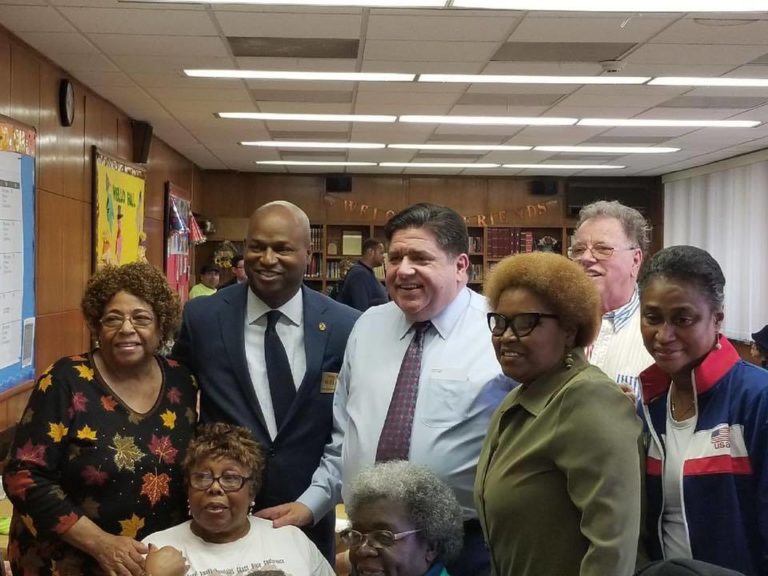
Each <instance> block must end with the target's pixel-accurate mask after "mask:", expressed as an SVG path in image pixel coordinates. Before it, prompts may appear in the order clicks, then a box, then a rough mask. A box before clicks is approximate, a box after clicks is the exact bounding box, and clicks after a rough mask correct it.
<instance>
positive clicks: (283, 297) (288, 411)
mask: <svg viewBox="0 0 768 576" xmlns="http://www.w3.org/2000/svg"><path fill="white" fill-rule="evenodd" d="M311 253H312V247H311V241H310V228H309V220H308V218H307V215H306V214H305V213H304V212H303V211H302V210H301V209H300V208H299V207H297V206H295V205H293V204H291V203H289V202H282V201H277V202H270V203H268V204H265V205H263V206H261V207H260V208H258V209H257V210H256V211H255V212H254V213H253V215H252V216H251V220H250V223H249V227H248V240H247V246H246V251H245V267H246V272H247V274H248V283H247V284H238V285H235V286H231V287H228V288H224V289H222V290H220V291H219V292H218V293H216V294H215V295H213V296H209V297H208V298H200V299H197V300H192V301H190V302H188V303H187V305H186V306H185V308H184V315H183V320H182V326H181V333H180V335H179V338H178V339H177V340H176V344H175V345H174V347H173V353H172V355H173V356H174V357H175V358H177V359H178V360H180V361H181V362H183V363H184V364H186V365H187V366H188V367H189V368H190V369H191V370H192V372H193V373H194V374H195V376H196V377H197V379H198V381H199V383H200V391H201V399H200V416H201V420H202V421H203V422H229V423H234V424H238V425H241V426H246V427H248V428H249V429H250V430H251V431H252V432H253V433H254V435H255V436H256V438H257V439H258V440H259V442H261V444H262V445H263V446H264V450H265V453H266V454H267V466H266V469H265V474H264V482H263V485H262V487H261V490H260V491H259V493H258V495H257V497H256V509H260V508H264V507H270V506H275V505H277V504H282V503H285V502H292V501H294V500H296V498H298V496H299V495H301V493H302V492H303V491H304V490H305V489H306V488H307V487H308V486H309V484H310V482H311V480H312V473H313V472H314V471H315V469H316V468H317V466H318V464H319V463H320V459H321V457H322V455H323V448H324V447H325V444H326V443H327V442H328V441H329V440H330V438H331V430H332V428H333V393H334V391H335V389H336V377H337V375H338V372H339V368H340V367H341V362H342V359H343V357H344V349H345V347H346V344H347V337H348V336H349V332H350V330H351V329H352V325H353V324H354V323H355V320H356V319H357V317H358V316H359V314H360V313H359V312H358V311H356V310H354V309H352V308H349V307H348V306H344V305H343V304H339V303H338V302H335V301H334V300H332V299H330V298H328V297H327V296H324V295H322V294H320V293H318V292H315V291H314V290H311V289H308V288H306V287H305V286H303V282H302V281H303V278H304V272H305V270H306V265H307V260H308V258H309V256H310V255H311ZM274 311H279V312H274ZM275 318H277V320H275ZM275 332H276V333H277V336H275ZM278 337H279V340H277V338H278ZM275 346H278V348H277V349H276V348H275ZM278 350H279V351H278ZM278 357H280V358H282V364H281V365H280V366H279V367H276V362H277V361H276V360H275V358H278ZM286 359H287V362H286ZM277 363H278V364H279V362H277ZM275 374H278V375H280V376H281V378H279V379H277V378H275ZM276 380H281V382H276ZM278 384H279V386H280V387H277V388H276V386H278ZM285 386H287V388H286V387H285ZM334 526H335V516H334V513H333V511H331V512H330V513H329V514H327V515H326V516H324V517H322V518H314V526H312V527H310V528H308V529H307V530H306V531H307V535H308V536H309V537H310V538H311V539H312V541H313V542H314V543H315V544H316V545H317V546H318V548H319V549H320V550H321V552H322V553H323V554H324V555H325V556H326V557H327V558H328V559H329V561H331V562H332V561H333V550H334Z"/></svg>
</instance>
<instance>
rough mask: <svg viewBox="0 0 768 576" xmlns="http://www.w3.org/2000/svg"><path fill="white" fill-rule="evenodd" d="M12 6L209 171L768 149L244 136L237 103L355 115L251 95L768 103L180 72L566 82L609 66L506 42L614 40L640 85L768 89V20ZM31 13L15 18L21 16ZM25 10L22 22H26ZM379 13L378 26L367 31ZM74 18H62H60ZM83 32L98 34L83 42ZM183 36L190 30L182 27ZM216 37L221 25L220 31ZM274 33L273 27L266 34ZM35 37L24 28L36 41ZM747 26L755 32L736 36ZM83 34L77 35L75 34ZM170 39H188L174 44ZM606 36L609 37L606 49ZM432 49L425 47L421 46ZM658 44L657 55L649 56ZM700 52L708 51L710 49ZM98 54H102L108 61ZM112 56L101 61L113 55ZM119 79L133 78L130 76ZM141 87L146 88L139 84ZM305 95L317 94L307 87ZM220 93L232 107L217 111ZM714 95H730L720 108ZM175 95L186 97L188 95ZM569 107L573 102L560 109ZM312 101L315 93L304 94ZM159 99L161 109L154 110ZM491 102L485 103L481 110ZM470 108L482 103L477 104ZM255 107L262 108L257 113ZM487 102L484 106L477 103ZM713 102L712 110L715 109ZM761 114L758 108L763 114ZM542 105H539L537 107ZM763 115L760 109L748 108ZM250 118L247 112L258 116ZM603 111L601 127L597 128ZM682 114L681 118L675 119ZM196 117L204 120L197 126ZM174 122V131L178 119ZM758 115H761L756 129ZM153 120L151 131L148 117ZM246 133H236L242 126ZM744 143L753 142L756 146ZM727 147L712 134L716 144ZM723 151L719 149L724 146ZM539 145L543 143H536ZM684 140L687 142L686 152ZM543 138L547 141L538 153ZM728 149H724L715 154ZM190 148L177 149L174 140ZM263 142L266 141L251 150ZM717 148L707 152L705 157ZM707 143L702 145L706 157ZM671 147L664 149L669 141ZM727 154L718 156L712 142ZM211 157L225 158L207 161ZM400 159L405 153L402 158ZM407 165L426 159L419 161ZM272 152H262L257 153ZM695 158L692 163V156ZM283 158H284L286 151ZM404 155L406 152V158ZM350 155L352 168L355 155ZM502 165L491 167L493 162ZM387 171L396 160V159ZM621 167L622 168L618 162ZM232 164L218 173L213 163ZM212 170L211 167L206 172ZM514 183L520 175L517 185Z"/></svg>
mask: <svg viewBox="0 0 768 576" xmlns="http://www.w3.org/2000/svg"><path fill="white" fill-rule="evenodd" d="M13 4H15V5H17V6H12V7H11V6H8V4H7V2H6V1H5V0H0V24H3V25H5V26H7V27H9V28H10V29H11V31H12V32H14V33H17V34H19V36H21V37H22V39H24V40H26V41H29V42H30V44H32V45H33V46H34V47H35V48H37V49H39V50H40V51H41V52H43V53H44V54H47V55H49V56H50V57H51V58H52V59H54V60H56V59H57V56H58V57H60V63H63V64H65V65H67V64H68V65H69V66H70V67H71V69H72V70H73V73H74V72H77V71H78V70H79V71H80V72H81V74H82V75H83V80H84V81H85V82H86V83H89V84H91V85H93V86H94V87H95V89H97V91H101V93H103V94H106V95H108V97H109V98H110V99H112V100H113V101H114V102H115V104H116V105H118V106H119V107H123V108H125V109H126V110H129V109H130V110H138V111H142V110H144V111H147V114H148V115H149V114H155V115H157V120H155V121H154V124H155V125H156V128H157V129H156V132H157V133H158V135H160V134H161V133H162V132H164V133H166V134H167V135H168V137H167V138H168V142H169V144H171V145H172V146H175V147H177V148H179V149H180V150H181V149H182V148H183V149H186V150H192V151H194V154H195V157H196V158H199V157H208V159H209V160H208V161H212V160H211V158H213V157H215V156H216V155H217V154H219V153H220V151H225V150H237V151H238V152H241V153H239V154H233V158H232V159H230V158H227V159H225V160H221V162H223V163H225V164H227V165H228V166H229V167H232V168H234V169H243V170H251V169H253V167H252V166H251V165H250V162H252V160H253V159H254V158H253V157H254V149H243V148H244V147H240V146H237V144H236V142H234V143H233V141H234V140H236V139H235V138H233V137H232V136H234V134H235V133H237V134H250V135H253V134H260V135H264V136H267V137H268V136H269V134H270V132H272V131H274V133H276V134H280V135H285V134H291V133H293V132H299V133H302V132H303V133H306V132H317V133H319V134H322V133H328V132H330V133H332V134H339V133H342V134H347V133H348V134H349V135H350V136H351V139H352V140H365V141H374V142H376V141H383V142H397V141H404V140H405V141H411V142H427V141H430V139H433V138H437V139H440V138H443V137H444V136H445V135H448V137H449V138H451V139H454V138H460V137H461V136H462V135H466V136H467V137H471V138H472V142H474V143H478V140H476V139H480V140H482V139H485V138H487V139H488V140H489V143H498V142H504V143H509V142H514V143H519V142H521V140H528V141H529V142H528V143H532V144H548V143H555V144H576V143H580V142H585V141H592V142H595V141H599V139H600V137H601V136H602V137H604V138H608V139H610V138H618V139H621V138H626V137H629V138H640V139H642V138H643V137H647V138H649V139H656V140H659V139H662V140H663V139H666V138H671V139H672V140H671V141H675V140H676V139H678V140H681V141H684V142H688V144H687V146H689V147H690V149H691V152H692V153H694V154H696V153H697V152H698V153H704V155H703V156H701V155H700V154H699V155H698V156H696V157H697V158H707V159H708V158H709V157H710V155H712V154H720V156H721V157H726V156H727V155H729V152H728V148H730V149H732V150H744V149H749V148H750V146H758V145H765V139H764V138H763V137H762V136H760V133H759V132H752V131H749V130H739V131H735V132H729V131H720V132H718V131H715V132H712V131H711V130H706V131H702V130H693V131H692V130H690V129H685V130H679V129H672V130H670V129H653V130H651V131H648V130H637V129H610V128H608V129H606V128H599V127H595V128H592V127H589V128H588V127H566V128H550V129H543V128H537V127H530V128H525V127H493V126H480V127H477V126H451V125H443V126H441V125H405V124H394V125H372V124H365V125H364V124H354V125H351V124H338V123H310V124H309V125H308V124H307V123H298V122H288V123H284V122H269V123H267V124H265V123H263V122H245V121H243V122H241V121H232V120H229V121H224V120H219V119H216V118H213V117H212V113H213V112H214V111H219V110H221V108H218V109H217V108H216V107H217V106H222V105H224V104H229V105H230V110H231V109H244V110H251V109H255V106H256V105H257V104H258V106H259V107H260V108H261V109H268V110H274V111H283V112H284V111H287V110H292V111H302V112H308V111H318V110H322V111H328V110H333V111H340V110H343V111H348V110H349V108H348V107H347V109H346V110H344V108H345V106H346V105H343V104H333V103H312V102H302V101H299V102H285V103H283V102H282V101H280V100H279V99H278V100H275V99H272V100H259V99H258V96H257V95H255V96H254V95H251V94H249V93H248V91H247V89H246V84H247V87H248V88H249V89H251V90H253V89H255V90H289V91H290V90H294V91H295V90H297V89H306V90H310V91H311V90H314V89H318V90H320V89H328V90H337V91H338V90H342V91H343V90H348V89H351V90H356V106H355V110H354V111H355V112H357V113H363V112H365V113H375V112H379V113H381V112H382V108H384V109H385V110H386V112H391V113H393V114H395V113H424V114H428V113H429V114H443V113H448V112H450V113H454V114H458V113H462V114H469V113H472V114H481V113H485V114H501V113H503V114H519V115H537V114H545V115H547V116H553V115H557V116H559V115H567V116H573V117H585V116H587V115H594V116H597V115H598V114H596V113H597V112H602V114H600V115H602V116H607V115H612V116H613V115H615V116H619V117H626V116H634V115H638V116H639V117H665V114H667V115H668V116H666V117H674V118H680V117H683V118H728V117H743V118H750V119H751V118H753V117H755V119H766V117H768V106H760V107H757V108H754V110H752V111H748V110H742V109H730V108H729V109H723V108H709V107H708V106H707V107H704V108H699V107H693V108H669V107H664V106H660V105H662V104H664V102H666V101H669V100H671V99H673V98H675V97H677V96H692V95H695V96H699V95H701V96H716V95H722V96H723V97H725V98H727V97H744V98H746V97H755V98H758V99H759V98H760V97H761V96H763V95H765V96H766V99H768V91H760V90H755V89H751V90H741V89H731V90H727V91H716V90H713V89H689V88H686V87H682V88H680V87H674V88H668V87H650V86H646V87H591V86H587V87H573V86H533V87H532V86H503V85H480V84H475V85H467V84H459V85H439V84H436V85H426V84H424V85H419V84H408V85H398V84H386V85H382V84H365V83H360V84H358V85H357V86H356V87H352V85H350V84H340V83H333V82H329V83H322V84H325V85H327V87H326V88H320V87H319V86H318V85H317V84H314V83H313V84H310V85H309V86H302V87H301V88H298V87H297V83H292V82H255V81H250V82H247V83H246V82H242V81H235V82H234V83H230V84H227V83H226V82H227V81H212V80H203V79H191V78H185V77H183V76H182V75H181V69H182V68H183V67H185V66H195V67H232V66H233V64H235V65H238V66H241V67H253V68H272V69H304V70H308V69H314V70H344V71H352V70H355V69H360V70H366V71H408V72H434V71H442V72H467V73H527V74H531V73H549V74H554V73H560V74H562V73H568V74H597V73H599V70H600V68H599V65H598V64H597V63H595V62H586V63H567V62H492V61H490V58H491V57H492V56H493V54H495V53H496V50H497V49H498V47H499V46H500V45H501V44H502V43H504V42H506V41H509V40H511V41H520V42H537V41H552V39H557V41H558V42H564V41H572V42H592V41H593V40H594V38H595V37H600V39H601V40H602V41H604V42H618V43H630V44H631V43H640V44H641V45H640V46H638V47H637V49H636V50H634V51H633V52H632V53H631V54H630V55H629V56H628V57H627V66H626V68H625V69H624V71H623V72H622V73H623V74H631V75H644V74H648V75H661V74H669V75H672V74H676V75H683V74H686V75H689V74H691V73H701V74H702V75H719V74H726V73H728V74H729V75H736V74H737V72H738V75H746V74H747V72H749V73H750V75H752V76H762V77H768V66H759V65H755V64H751V63H753V62H755V61H760V58H763V57H765V55H766V54H768V34H765V33H764V32H763V30H765V29H766V26H768V20H766V19H764V18H759V19H757V20H756V21H755V22H749V23H746V24H743V25H742V26H732V27H714V26H702V25H701V24H698V23H696V22H694V21H693V19H692V18H691V17H680V16H679V15H675V16H666V15H664V16H660V15H649V16H640V17H633V18H630V19H629V21H628V22H627V23H626V25H625V27H624V28H621V27H620V26H621V23H622V22H623V21H624V19H625V16H623V15H621V16H619V15H615V14H614V15H589V16H583V15H580V16H574V15H562V14H551V13H549V14H545V13H525V14H523V15H521V14H520V13H507V12H492V13H489V12H484V11H466V12H463V11H445V12H441V13H438V14H436V13H435V12H434V11H429V10H419V11H403V10H400V11H398V10H395V11H391V10H369V11H367V12H365V11H363V10H360V9H309V10H307V9H301V8H286V7H280V8H277V7H270V8H265V7H259V8H257V7H237V6H234V5H233V6H225V7H219V6H216V7H214V8H208V9H203V8H201V7H198V6H190V5H187V7H186V8H182V7H180V6H172V7H160V6H159V5H155V6H151V5H150V6H141V7H138V6H137V5H126V4H119V3H117V2H114V1H101V0H51V5H52V6H56V7H59V8H58V11H54V10H52V9H51V7H50V6H36V5H35V4H37V2H25V1H24V0H16V1H14V2H13ZM9 9H10V10H14V9H15V10H18V11H19V12H15V13H13V15H11V16H9V15H8V14H10V13H11V12H10V10H9ZM21 10H24V16H17V15H16V14H19V13H20V12H21ZM364 12H365V14H367V24H366V26H364V27H363V28H362V29H361V26H360V23H361V22H362V21H363V19H364ZM62 14H63V15H65V16H66V17H60V15H62ZM69 21H71V22H73V23H75V25H76V28H78V29H80V30H82V31H84V32H85V35H81V34H80V33H79V32H74V33H73V32H71V31H70V30H71V25H70V24H69ZM179 22H182V23H183V26H179V25H178V23H179ZM212 23H215V24H216V26H213V25H212ZM259 26H261V28H259ZM25 27H26V28H27V30H24V28H25ZM739 28H741V29H742V30H743V34H739V32H738V31H737V29H739ZM68 31H70V32H68ZM267 33H268V34H270V35H273V36H289V37H317V38H357V37H360V39H361V41H362V42H363V43H364V44H365V51H364V52H363V54H362V59H361V60H360V61H359V62H355V61H354V60H343V61H334V60H331V59H325V60H315V59H304V60H301V61H300V62H298V61H296V60H289V59H280V58H269V59H262V58H239V59H237V60H235V59H233V58H232V57H231V56H230V54H229V52H228V50H227V48H226V45H225V42H224V38H223V35H246V36H258V35H266V34H267ZM171 35H178V36H176V37H173V38H171ZM598 35H599V36H598ZM414 38H418V40H414ZM647 40H650V43H646V44H643V42H646V41H647ZM702 42H706V43H705V44H702ZM97 48H98V49H97ZM99 50H101V51H102V52H103V54H100V52H99ZM115 66H117V67H119V69H116V68H115ZM132 83H134V84H135V85H132ZM303 84H307V83H303ZM220 87H221V92H222V95H221V97H220V98H219V97H217V93H218V92H219V90H220ZM714 92H717V93H716V94H715V93H714ZM174 93H176V95H175V96H174ZM537 93H538V94H545V95H551V96H552V97H553V98H555V99H556V100H554V101H553V103H552V105H551V106H543V105H542V106H521V105H517V106H504V105H498V104H496V105H495V104H493V102H501V100H495V99H493V98H488V104H487V105H485V106H482V105H479V104H470V105H462V104H461V103H460V102H461V98H462V97H463V96H464V95H469V94H488V95H491V94H497V95H498V94H501V95H503V94H522V95H524V96H525V95H529V94H537ZM561 94H562V95H563V97H562V98H559V95H561ZM298 97H299V98H300V97H301V95H299V96H298ZM153 100H154V101H153ZM480 100H482V98H480ZM469 101H470V102H472V100H471V99H469ZM249 102H250V104H249ZM475 102H477V100H476V101H475ZM703 102H706V101H703ZM753 102H755V103H757V102H758V100H754V101H753ZM530 103H535V102H533V101H531V102H530ZM744 103H745V104H749V101H746V100H745V101H744ZM246 106H247V108H244V107H246ZM593 113H595V114H593ZM670 114H671V115H670ZM198 115H200V116H204V117H205V118H199V117H198ZM169 116H170V117H169ZM756 116H757V117H756ZM142 119H149V120H150V121H151V122H152V120H153V118H151V117H149V116H148V117H147V118H142ZM236 125H237V128H235V126H236ZM742 133H744V134H742ZM709 134H714V136H709ZM725 134H727V137H725V136H723V137H720V136H719V135H725ZM182 135H186V138H189V137H190V136H192V137H193V138H198V139H199V140H200V141H201V142H203V143H204V144H201V143H200V142H198V143H194V142H193V143H191V144H190V143H184V142H182V141H181V140H180V138H181V136H182ZM537 135H538V136H537ZM676 137H677V138H676ZM531 138H537V140H536V141H533V142H531V141H530V140H531ZM712 138H714V140H711V139H712ZM174 139H177V140H178V142H174V141H173V140H174ZM253 139H258V138H253ZM703 140H706V143H703V144H702V143H701V142H702V141H703ZM710 142H714V143H717V146H718V147H719V148H722V149H719V150H717V151H712V152H710V151H709V148H708V146H709V145H710ZM697 143H698V144H697ZM665 144H666V143H665ZM712 145H715V144H712ZM206 147H210V148H211V150H215V151H216V152H215V153H210V152H204V150H205V148H206ZM386 152H387V153H390V152H394V150H388V151H386ZM406 152H407V154H402V156H408V155H410V156H413V153H414V151H406ZM258 153H259V154H263V153H264V151H259V152H258ZM376 153H377V151H365V153H364V154H363V153H360V154H358V152H357V151H356V152H355V154H354V157H357V156H358V155H360V156H361V157H363V156H370V155H374V154H376ZM687 153H688V152H686V154H687ZM273 154H274V152H273ZM399 154H400V153H399ZM352 156H353V155H352V154H349V157H352ZM487 157H491V156H487ZM387 158H389V155H388V156H387ZM609 158H610V157H609ZM622 160H626V163H627V165H628V166H630V168H629V169H628V171H629V172H631V171H632V170H634V169H635V168H633V166H636V167H637V168H636V170H641V171H643V172H646V171H648V170H652V169H653V168H652V166H659V167H660V168H659V169H663V168H661V167H663V166H666V165H668V164H669V165H671V164H674V163H676V165H677V164H680V163H681V156H679V155H676V157H675V158H674V159H673V158H670V157H667V158H666V159H659V158H658V157H654V158H649V157H645V158H637V157H626V158H623V159H622ZM214 163H215V164H217V165H220V162H219V161H216V162H214ZM203 167H206V166H205V165H203ZM504 173H508V172H504Z"/></svg>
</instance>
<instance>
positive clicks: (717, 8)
mask: <svg viewBox="0 0 768 576" xmlns="http://www.w3.org/2000/svg"><path fill="white" fill-rule="evenodd" d="M451 6H452V7H453V8H491V9H494V10H557V11H559V12H637V13H638V14H648V13H651V12H723V11H726V12H764V11H765V0H733V1H732V2H728V3H726V4H724V3H723V1H722V0H621V1H619V2H616V1H615V0H590V1H587V0H453V3H452V4H451Z"/></svg>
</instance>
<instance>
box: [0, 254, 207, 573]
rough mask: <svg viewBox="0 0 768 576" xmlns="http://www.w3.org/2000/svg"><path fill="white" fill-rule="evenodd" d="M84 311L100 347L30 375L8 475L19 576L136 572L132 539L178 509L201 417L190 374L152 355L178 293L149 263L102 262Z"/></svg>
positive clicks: (177, 514)
mask: <svg viewBox="0 0 768 576" xmlns="http://www.w3.org/2000/svg"><path fill="white" fill-rule="evenodd" d="M81 308H82V312H83V316H84V317H85V320H86V322H87V323H88V327H89V328H90V331H91V335H92V336H93V339H94V342H95V347H94V349H93V350H91V351H90V352H88V353H84V354H79V355H74V356H69V357H66V358H61V359H60V360H58V361H57V362H55V363H54V364H53V365H51V366H50V367H48V368H46V369H45V370H44V371H43V373H42V374H41V375H40V377H39V378H38V380H37V385H36V386H35V389H34V390H33V391H32V395H31V396H30V399H29V404H28V405H27V408H26V410H25V411H24V415H23V417H22V418H21V421H20V422H19V425H18V428H17V429H16V437H15V439H14V443H13V446H12V448H11V450H10V456H9V461H8V464H7V465H6V468H5V473H4V475H3V482H4V484H5V489H6V492H7V493H8V496H9V498H10V500H11V501H12V502H13V510H14V515H13V520H12V524H11V533H10V546H9V550H8V551H9V554H8V556H9V558H10V560H11V563H12V565H13V572H14V573H15V574H39V575H47V574H102V573H103V574H107V575H113V574H121V575H127V574H132V575H133V576H139V575H141V574H142V573H143V562H144V561H143V554H144V553H145V552H146V546H144V545H143V544H141V543H140V542H139V540H140V539H141V538H143V537H144V536H146V535H147V534H151V533H152V532H154V531H156V530H163V529H165V528H168V527H169V526H173V525H174V524H177V523H178V522H180V521H181V520H182V519H183V518H184V517H185V512H186V498H185V496H186V495H185V490H184V476H183V473H182V470H181V464H180V462H181V460H182V458H183V457H184V451H185V450H186V447H187V444H188V443H189V440H190V438H191V437H192V430H193V427H194V424H195V421H196V420H197V413H196V411H195V405H196V402H197V386H196V384H195V381H194V379H193V378H192V375H191V374H190V373H189V371H188V370H187V369H186V368H184V367H183V366H180V365H179V364H177V363H176V362H173V361H171V360H167V359H165V358H163V357H162V356H160V355H159V353H158V350H159V349H160V347H161V345H162V343H163V341H165V340H168V339H169V338H170V337H172V335H173V332H174V329H175V328H176V326H177V324H178V320H179V316H180V312H181V311H180V307H179V301H178V296H177V295H176V294H175V293H174V292H173V291H172V290H171V289H170V287H169V286H168V283H167V281H166V279H165V276H164V275H163V273H162V272H161V271H160V270H158V269H157V268H155V267H154V266H152V265H150V264H147V263H138V262H136V263H132V264H126V265H124V266H119V267H118V266H105V267H103V268H101V269H100V270H99V271H98V272H96V273H95V274H94V275H93V277H92V278H91V279H90V280H89V282H88V285H87V287H86V290H85V294H84V295H83V299H82V303H81Z"/></svg>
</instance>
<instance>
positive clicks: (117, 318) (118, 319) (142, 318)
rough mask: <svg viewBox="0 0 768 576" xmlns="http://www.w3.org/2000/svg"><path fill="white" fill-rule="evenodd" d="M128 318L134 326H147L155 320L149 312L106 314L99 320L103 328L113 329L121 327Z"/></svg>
mask: <svg viewBox="0 0 768 576" xmlns="http://www.w3.org/2000/svg"><path fill="white" fill-rule="evenodd" d="M126 320H128V322H130V323H131V324H132V325H133V327H134V328H148V327H149V326H151V325H152V323H153V322H154V321H155V317H154V316H152V314H150V313H149V312H134V313H133V314H125V315H122V314H107V315H106V316H104V317H103V318H101V320H99V322H100V323H101V325H102V326H103V327H104V328H109V329H111V330H115V329H117V328H122V327H123V324H125V321H126Z"/></svg>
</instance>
